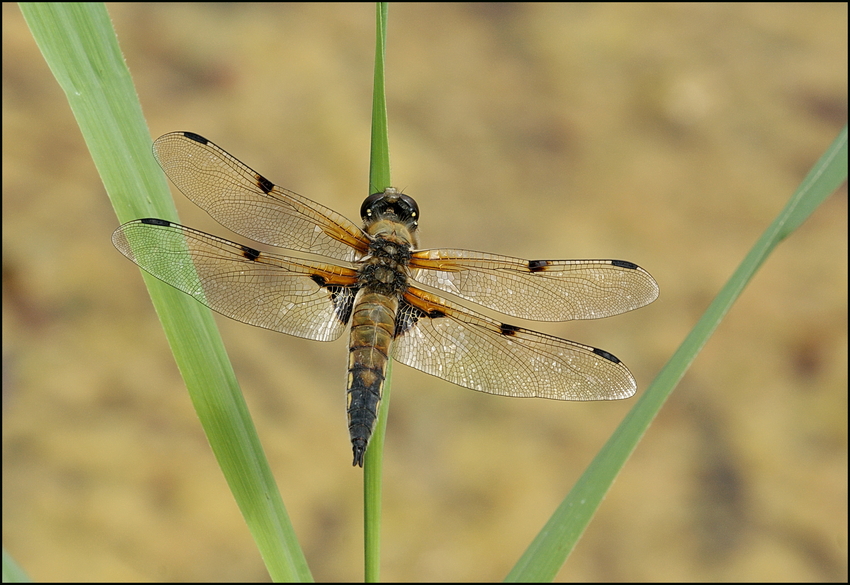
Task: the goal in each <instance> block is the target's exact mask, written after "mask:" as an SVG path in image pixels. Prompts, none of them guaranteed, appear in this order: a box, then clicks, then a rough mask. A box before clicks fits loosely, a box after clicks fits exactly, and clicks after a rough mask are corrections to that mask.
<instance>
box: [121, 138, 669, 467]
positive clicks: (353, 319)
mask: <svg viewBox="0 0 850 585" xmlns="http://www.w3.org/2000/svg"><path fill="white" fill-rule="evenodd" d="M153 153H154V156H155V158H156V160H157V162H158V163H159V165H160V166H161V167H162V170H163V171H164V172H165V174H166V175H167V176H168V177H169V178H170V179H171V181H172V182H173V183H174V184H175V185H176V186H177V188H178V189H179V190H180V191H181V192H182V193H183V194H184V195H185V196H186V197H188V198H189V199H190V200H191V201H192V202H194V203H195V204H196V205H198V206H199V207H201V208H202V209H203V210H204V211H206V212H207V213H208V214H209V215H210V216H212V217H213V218H214V219H215V220H216V221H217V222H218V223H220V224H221V225H223V226H225V227H227V228H229V229H230V230H232V231H233V232H235V233H237V234H239V235H241V236H244V237H246V238H249V239H251V240H254V241H256V242H261V243H263V244H267V245H269V246H273V247H277V248H283V249H286V250H290V251H295V252H301V253H307V254H308V255H310V256H311V257H312V256H315V257H316V259H306V258H299V257H295V256H290V255H283V254H273V253H267V252H264V251H260V250H258V249H256V248H252V247H250V246H246V245H243V244H239V243H236V242H232V241H229V240H226V239H223V238H219V237H217V236H214V235H210V234H207V233H204V232H201V231H198V230H195V229H192V228H190V227H186V226H183V225H179V224H177V223H174V222H172V221H168V220H165V219H156V218H145V219H136V220H133V221H130V222H128V223H125V224H124V225H122V226H120V227H119V228H118V229H117V230H115V232H114V233H113V235H112V242H113V244H114V245H115V247H116V248H117V249H118V250H119V251H120V252H121V253H122V254H124V255H125V256H126V257H127V258H129V259H130V260H132V261H133V262H135V263H136V264H137V265H138V266H140V267H141V268H142V269H144V270H145V271H147V272H149V273H150V274H152V275H153V276H155V277H156V278H158V279H160V280H162V281H164V282H166V283H167V284H169V285H171V286H173V287H175V288H176V289H178V290H180V291H182V292H184V293H186V294H188V295H190V296H192V298H194V299H196V300H197V301H199V302H201V303H203V304H204V305H206V306H207V307H209V308H211V309H213V310H214V311H217V312H218V313H221V314H222V315H225V316H227V317H230V318H232V319H235V320H237V321H241V322H243V323H248V324H250V325H255V326H258V327H263V328H266V329H271V330H274V331H279V332H281V333H287V334H289V335H294V336H296V337H302V338H306V339H312V340H316V341H332V340H334V339H337V338H339V336H340V335H342V333H343V331H344V330H345V329H346V327H348V326H349V325H350V333H349V336H350V337H349V356H348V372H347V384H346V405H347V415H348V430H349V434H350V437H351V445H352V449H353V453H354V461H353V465H355V466H358V465H359V466H360V467H362V466H363V458H364V454H365V453H366V448H367V446H368V444H369V439H370V437H371V435H372V432H373V430H374V428H375V422H376V419H377V416H378V406H379V404H380V402H381V396H382V392H383V385H384V379H385V375H386V367H387V364H388V361H389V360H390V359H394V360H396V361H398V362H401V363H402V364H405V365H408V366H410V367H413V368H416V369H417V370H421V371H423V372H425V373H427V374H431V375H433V376H436V377H438V378H442V379H443V380H447V381H449V382H452V383H454V384H457V385H459V386H462V387H465V388H470V389H472V390H477V391H479V392H486V393H489V394H496V395H501V396H514V397H538V398H549V399H555V400H617V399H623V398H628V397H630V396H632V395H634V393H635V391H636V390H637V383H636V382H635V379H634V377H633V376H632V374H631V372H629V370H628V368H627V367H626V366H625V365H624V364H623V363H622V362H621V361H620V360H619V359H618V358H617V357H615V356H614V355H613V354H611V353H609V352H607V351H605V350H602V349H597V348H595V347H591V346H588V345H583V344H580V343H576V342H573V341H567V340H566V339H561V338H558V337H555V336H552V335H547V334H545V333H539V332H537V331H532V330H530V329H524V328H522V327H518V326H515V325H511V324H508V323H504V322H501V321H499V320H497V319H493V318H491V317H488V316H485V315H482V314H480V313H477V312H475V311H472V310H471V309H469V308H466V307H465V306H464V305H462V304H459V303H458V302H457V301H455V300H448V299H446V298H445V297H444V295H443V294H442V293H448V294H449V295H451V296H452V297H457V298H458V299H461V300H464V301H468V302H471V303H476V304H478V305H481V306H483V307H486V308H488V309H491V310H493V311H496V312H498V313H501V314H504V315H508V316H510V317H515V318H520V319H528V320H536V321H568V320H572V319H598V318H601V317H608V316H611V315H617V314H620V313H624V312H626V311H631V310H633V309H637V308H639V307H642V306H644V305H647V304H649V303H651V302H652V301H654V300H655V299H656V298H657V297H658V284H657V283H656V281H655V280H654V279H653V278H652V276H651V275H650V274H649V273H648V272H647V271H646V270H644V269H643V268H641V267H640V266H638V265H637V264H634V263H633V262H627V261H624V260H523V259H520V258H513V257H510V256H500V255H496V254H487V253H483V252H474V251H471V250H456V249H420V248H419V237H418V231H417V230H418V226H419V207H418V205H417V203H416V201H414V199H413V198H411V197H410V196H408V195H406V194H404V193H402V192H401V191H399V190H397V189H394V188H391V187H390V188H386V189H384V190H383V191H380V192H377V193H373V194H372V195H370V196H369V197H367V198H366V200H365V201H363V204H362V205H361V208H360V217H361V219H362V222H363V223H362V227H359V226H358V225H356V224H355V223H353V222H352V221H349V220H348V219H346V218H345V217H343V216H342V215H340V214H338V213H336V212H335V211H333V210H331V209H329V208H327V207H325V206H323V205H321V204H319V203H316V202H315V201H311V200H310V199H308V198H306V197H303V196H301V195H298V194H297V193H294V192H292V191H288V190H286V189H284V188H282V187H279V186H277V185H275V184H274V183H272V182H271V181H269V180H268V179H267V178H266V177H265V176H264V175H261V174H260V173H258V172H256V171H254V170H253V169H251V168H249V167H248V166H247V165H245V164H243V163H242V162H240V161H239V160H237V159H236V158H235V157H233V156H231V155H230V154H228V153H227V152H225V151H224V150H223V149H221V148H219V147H218V146H216V145H215V144H213V143H212V142H211V141H209V140H207V139H206V138H204V137H202V136H199V135H198V134H195V133H192V132H172V133H169V134H165V135H164V136H161V137H160V138H158V139H157V140H156V141H154V143H153Z"/></svg>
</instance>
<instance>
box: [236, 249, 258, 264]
mask: <svg viewBox="0 0 850 585" xmlns="http://www.w3.org/2000/svg"><path fill="white" fill-rule="evenodd" d="M240 248H242V255H243V256H245V257H246V258H247V259H248V260H251V261H252V262H253V261H254V260H256V259H257V258H259V257H260V251H259V250H255V249H254V248H249V247H248V246H240Z"/></svg>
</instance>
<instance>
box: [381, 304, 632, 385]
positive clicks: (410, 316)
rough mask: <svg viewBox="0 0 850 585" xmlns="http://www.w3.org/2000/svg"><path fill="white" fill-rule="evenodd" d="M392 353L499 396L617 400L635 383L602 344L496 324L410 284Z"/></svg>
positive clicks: (413, 364) (408, 362) (423, 368)
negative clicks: (598, 346) (575, 341)
mask: <svg viewBox="0 0 850 585" xmlns="http://www.w3.org/2000/svg"><path fill="white" fill-rule="evenodd" d="M392 354H393V357H394V358H395V359H396V360H398V361H400V362H401V363H403V364H406V365H408V366H411V367H413V368H416V369H417V370H421V371H423V372H425V373H427V374H431V375H434V376H437V377H438V378H443V379H444V380H448V381H449V382H453V383H455V384H458V385H460V386H463V387H465V388H471V389H472V390H478V391H480V392H487V393H489V394H499V395H502V396H518V397H539V398H552V399H555V400H616V399H620V398H628V397H630V396H632V395H633V394H634V393H635V390H636V389H637V384H636V382H635V379H634V377H632V374H631V372H629V370H628V368H626V366H625V365H623V364H622V362H620V360H619V359H617V358H616V357H614V356H613V355H611V354H610V353H608V352H606V351H603V350H601V349H596V348H594V347H590V346H587V345H581V344H578V343H574V342H572V341H567V340H565V339H560V338H558V337H554V336H552V335H546V334H544V333H538V332H536V331H530V330H528V329H522V328H519V327H514V326H512V325H507V324H504V323H500V322H498V321H495V320H493V319H489V318H487V317H485V316H483V315H478V314H476V313H473V312H471V311H469V310H467V309H464V308H462V307H460V306H457V305H452V304H450V303H448V302H446V301H444V300H442V299H440V298H439V297H437V296H435V295H432V294H429V293H427V292H425V291H422V290H419V289H416V288H410V289H408V292H406V293H405V294H404V297H403V300H402V303H401V306H400V307H399V311H398V316H397V326H396V339H395V341H394V344H393V346H392Z"/></svg>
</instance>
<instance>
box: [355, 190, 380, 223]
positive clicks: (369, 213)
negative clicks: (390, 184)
mask: <svg viewBox="0 0 850 585" xmlns="http://www.w3.org/2000/svg"><path fill="white" fill-rule="evenodd" d="M382 197H384V194H383V193H372V194H371V195H369V196H368V197H367V198H366V199H365V200H364V201H363V205H361V206H360V217H361V218H362V219H363V220H364V221H365V220H367V219H369V218H370V217H374V212H373V209H372V208H373V207H374V206H375V203H376V202H377V201H379V200H380V199H381V198H382Z"/></svg>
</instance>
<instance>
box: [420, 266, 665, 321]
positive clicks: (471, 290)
mask: <svg viewBox="0 0 850 585" xmlns="http://www.w3.org/2000/svg"><path fill="white" fill-rule="evenodd" d="M410 266H411V276H412V277H413V278H414V279H415V280H417V281H418V282H421V283H422V284H425V285H428V286H431V287H434V288H436V289H439V290H442V291H445V292H448V293H452V294H454V295H457V296H459V297H461V298H464V299H467V300H469V301H472V302H475V303H478V304H479V305H482V306H485V307H488V308H490V309H493V310H495V311H499V312H500V313H504V314H505V315H510V316H512V317H519V318H522V319H531V320H535V321H569V320H572V319H599V318H601V317H609V316H611V315H618V314H620V313H625V312H626V311H631V310H632V309H637V308H639V307H642V306H644V305H647V304H649V303H651V302H652V301H654V300H655V299H656V298H657V297H658V284H657V283H656V282H655V280H654V279H653V278H652V276H650V274H649V273H648V272H647V271H646V270H644V269H643V268H641V267H640V266H638V265H637V264H633V263H631V262H626V261H623V260H522V259H520V258H511V257H509V256H497V255H495V254H485V253H482V252H473V251H470V250H419V251H416V252H414V253H413V257H412V259H411V262H410Z"/></svg>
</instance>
